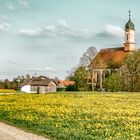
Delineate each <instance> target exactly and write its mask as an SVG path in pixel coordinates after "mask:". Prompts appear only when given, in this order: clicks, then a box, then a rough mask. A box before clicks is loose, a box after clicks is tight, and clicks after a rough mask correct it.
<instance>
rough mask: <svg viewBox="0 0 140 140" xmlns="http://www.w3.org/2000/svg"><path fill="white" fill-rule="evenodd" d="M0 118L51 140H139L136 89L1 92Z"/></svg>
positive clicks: (139, 99) (139, 103)
mask: <svg viewBox="0 0 140 140" xmlns="http://www.w3.org/2000/svg"><path fill="white" fill-rule="evenodd" d="M0 120H1V121H3V122H6V123H9V124H12V125H14V126H16V127H19V128H22V129H24V130H26V131H30V132H34V133H37V134H39V135H43V136H45V137H47V138H50V139H51V140H134V139H135V140H139V139H140V94H139V93H120V94H119V93H57V94H56V93H51V94H45V95H39V94H13V95H0Z"/></svg>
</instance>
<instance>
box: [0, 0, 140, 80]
mask: <svg viewBox="0 0 140 140" xmlns="http://www.w3.org/2000/svg"><path fill="white" fill-rule="evenodd" d="M0 3H1V4H0V52H1V53H0V64H1V66H0V79H6V78H8V79H12V78H13V77H16V76H18V75H26V74H30V75H35V73H36V75H38V76H39V75H45V76H48V77H50V78H53V77H58V78H60V79H64V78H65V77H66V76H67V75H68V71H70V70H71V69H72V68H73V67H75V66H76V65H77V64H78V63H79V58H80V57H81V56H82V54H83V53H84V52H86V50H87V49H88V48H89V47H90V46H94V47H96V48H97V50H100V49H102V48H110V47H121V46H123V43H124V26H125V24H126V22H127V21H128V11H129V10H131V19H132V21H133V23H134V24H135V28H136V39H135V42H136V46H137V48H139V47H138V46H140V39H139V35H140V26H139V25H140V24H139V23H140V17H139V13H140V9H139V5H140V1H139V0H135V1H132V0H123V1H122V0H0Z"/></svg>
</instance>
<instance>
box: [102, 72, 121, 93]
mask: <svg viewBox="0 0 140 140" xmlns="http://www.w3.org/2000/svg"><path fill="white" fill-rule="evenodd" d="M104 87H105V89H106V90H107V91H112V92H115V91H120V90H121V77H120V75H119V73H111V74H110V75H109V76H108V77H107V78H105V80H104Z"/></svg>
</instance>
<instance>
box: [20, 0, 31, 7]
mask: <svg viewBox="0 0 140 140" xmlns="http://www.w3.org/2000/svg"><path fill="white" fill-rule="evenodd" d="M18 3H19V4H21V5H23V6H24V7H26V8H28V7H29V0H18Z"/></svg>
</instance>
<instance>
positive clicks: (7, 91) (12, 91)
mask: <svg viewBox="0 0 140 140" xmlns="http://www.w3.org/2000/svg"><path fill="white" fill-rule="evenodd" d="M15 92H16V91H15V90H14V89H0V93H15Z"/></svg>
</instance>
